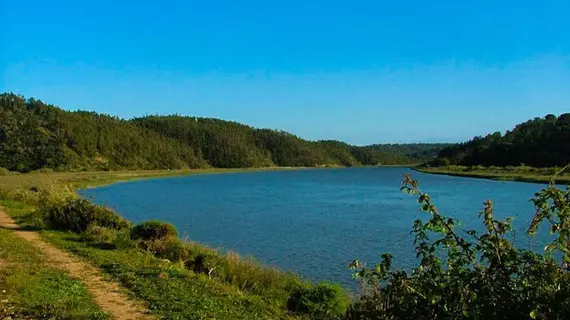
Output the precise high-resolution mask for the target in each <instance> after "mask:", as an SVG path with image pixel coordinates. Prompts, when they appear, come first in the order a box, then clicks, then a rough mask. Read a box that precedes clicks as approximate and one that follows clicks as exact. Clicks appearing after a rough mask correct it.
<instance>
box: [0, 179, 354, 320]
mask: <svg viewBox="0 0 570 320" xmlns="http://www.w3.org/2000/svg"><path fill="white" fill-rule="evenodd" d="M238 171H239V172H241V171H246V170H223V169H222V170H220V169H216V170H187V171H158V172H157V171H135V172H133V171H128V172H97V173H34V174H10V175H5V176H0V197H1V198H2V199H3V200H2V202H1V203H0V204H1V205H2V206H3V207H5V209H6V211H7V212H8V213H9V214H10V215H11V216H12V217H14V218H15V219H16V220H17V222H18V224H19V225H21V226H23V227H27V228H33V229H36V230H38V231H39V232H40V233H41V235H42V237H43V238H44V239H45V240H47V241H48V242H50V243H52V244H54V245H55V246H57V247H59V248H62V249H65V250H67V251H69V252H71V253H73V254H75V255H77V256H79V257H82V258H83V259H86V260H87V261H89V262H90V263H92V264H93V265H95V266H97V267H99V268H100V269H101V270H102V271H103V272H104V274H105V275H106V276H107V277H108V278H109V279H113V280H115V281H118V282H119V283H120V284H121V285H123V286H124V287H126V288H127V289H128V290H130V291H131V292H132V293H133V294H134V295H135V296H136V297H137V298H139V299H140V300H143V301H145V302H147V303H148V305H149V308H150V309H151V311H152V312H153V313H154V314H155V315H158V316H159V317H161V318H164V319H305V318H314V317H320V318H323V317H324V318H327V319H329V318H335V317H336V316H340V315H341V314H342V313H343V312H344V311H345V310H346V308H347V307H348V303H349V299H348V296H347V294H346V293H345V292H343V290H342V289H340V287H338V286H337V285H331V284H312V283H310V282H307V281H305V280H302V279H301V278H300V277H298V276H297V275H294V274H291V273H287V272H283V271H280V270H277V269H275V268H272V267H267V266H264V265H262V264H260V263H258V262H257V261H255V260H254V259H252V258H243V257H240V256H239V255H237V254H236V253H231V252H230V253H222V252H218V251H215V250H213V249H210V248H207V247H205V246H203V245H200V244H198V243H194V242H191V241H182V240H180V239H178V238H176V234H175V231H174V233H172V234H170V232H168V233H169V235H172V236H169V237H166V236H165V237H162V236H161V237H160V238H159V237H153V236H150V237H148V238H145V236H142V237H138V236H133V235H134V234H135V233H137V232H139V231H140V228H139V229H137V228H136V226H135V227H133V225H132V224H130V223H128V222H126V221H124V220H122V218H120V217H118V216H116V214H115V213H113V212H112V211H110V210H108V209H104V208H101V207H99V206H96V205H93V204H91V203H89V202H88V201H85V200H78V199H77V194H76V193H75V191H76V190H77V189H78V188H84V187H90V186H97V185H102V184H108V183H112V182H117V181H126V180H132V179H141V178H152V177H164V176H173V175H189V174H204V173H221V172H238ZM86 221H87V222H86ZM86 223H87V224H88V225H87V224H86ZM81 225H83V227H78V226H81ZM152 226H153V228H154V229H152V230H151V232H153V230H159V229H160V228H163V227H164V224H162V223H158V222H157V223H156V224H153V225H152ZM134 230H139V231H134ZM161 230H162V229H161ZM139 233H140V232H139ZM60 294H65V293H64V292H61V293H60ZM56 295H57V294H56ZM24 307H25V306H24ZM87 318H89V319H91V318H93V319H95V318H94V317H87Z"/></svg>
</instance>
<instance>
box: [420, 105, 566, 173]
mask: <svg viewBox="0 0 570 320" xmlns="http://www.w3.org/2000/svg"><path fill="white" fill-rule="evenodd" d="M568 163H570V113H565V114H562V115H560V116H558V117H557V116H555V115H551V114H549V115H547V116H545V117H544V118H535V119H533V120H529V121H527V122H525V123H522V124H519V125H517V126H516V127H515V128H514V129H512V130H510V131H507V132H506V133H505V134H504V135H503V134H501V133H500V132H495V133H493V134H489V135H487V136H485V137H475V138H474V139H472V140H470V141H468V142H465V143H460V144H457V145H452V146H448V147H447V148H444V149H443V150H441V151H440V152H439V154H438V156H437V159H435V160H434V161H433V162H432V163H431V164H432V165H436V166H446V165H462V166H477V165H480V166H499V167H506V166H521V165H526V166H531V167H560V166H565V165H566V164H568Z"/></svg>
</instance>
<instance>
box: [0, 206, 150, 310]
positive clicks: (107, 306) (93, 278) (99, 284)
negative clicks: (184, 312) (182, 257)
mask: <svg viewBox="0 0 570 320" xmlns="http://www.w3.org/2000/svg"><path fill="white" fill-rule="evenodd" d="M0 227H3V228H6V229H11V230H13V231H14V233H15V234H17V235H18V236H20V237H22V238H24V239H25V240H27V241H29V242H30V243H31V244H32V245H34V246H36V247H38V248H40V250H41V251H42V252H43V253H44V256H45V262H46V263H47V264H48V265H50V266H53V267H56V268H59V269H62V270H65V271H66V272H67V273H68V274H69V275H70V276H71V277H73V278H76V279H79V280H81V281H82V282H83V283H84V284H85V287H87V289H88V290H89V292H90V293H91V295H92V296H93V299H94V301H95V303H96V304H97V305H99V306H100V307H101V309H103V310H105V311H107V312H109V313H110V315H111V317H112V318H113V319H116V320H139V319H140V320H147V319H148V320H152V319H155V318H154V317H152V316H150V315H149V314H148V310H147V309H146V307H145V306H144V305H143V304H142V303H140V302H136V301H133V300H132V299H129V298H127V296H126V295H125V294H124V293H123V289H122V288H121V286H120V285H119V284H117V283H115V282H111V281H107V280H105V279H103V277H102V276H101V272H100V271H99V270H98V269H97V268H95V267H93V266H92V265H90V264H88V263H86V262H84V261H81V260H79V259H77V258H75V257H73V256H72V255H70V254H69V253H67V252H65V251H62V250H60V249H57V248H55V247H54V246H52V245H50V244H48V243H46V242H45V241H43V240H42V239H41V237H40V235H39V234H38V233H37V232H34V231H24V230H20V229H19V226H18V225H17V224H16V223H15V222H14V220H13V219H12V218H10V216H8V215H7V214H6V212H4V210H3V209H2V208H1V207H0Z"/></svg>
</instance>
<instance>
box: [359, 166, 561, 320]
mask: <svg viewBox="0 0 570 320" xmlns="http://www.w3.org/2000/svg"><path fill="white" fill-rule="evenodd" d="M402 191H403V192H406V193H408V194H411V195H415V196H416V197H417V198H418V202H419V203H420V205H421V210H422V211H424V212H426V213H427V218H426V219H425V220H420V219H418V220H416V221H415V222H414V226H413V231H412V233H413V234H414V236H415V239H414V243H415V245H416V254H417V257H418V262H419V265H418V266H417V267H415V268H413V269H412V271H411V272H410V271H407V270H393V269H392V256H391V255H390V254H383V255H382V260H381V262H380V263H378V264H377V265H376V266H375V267H374V268H366V267H362V264H361V263H360V262H359V261H354V262H353V263H352V265H351V267H352V268H353V269H355V270H356V272H355V274H354V275H355V276H356V278H358V279H360V280H361V281H362V283H363V285H364V287H367V288H370V290H369V292H364V293H363V294H362V295H361V298H360V299H359V301H358V302H357V303H356V304H355V306H354V308H352V310H351V316H352V317H353V319H401V320H403V319H410V320H411V319H413V320H416V319H417V320H422V319H426V320H432V319H529V318H532V319H570V272H569V271H570V232H569V231H570V188H569V189H566V190H561V189H558V188H557V187H556V186H555V185H549V186H548V187H547V188H545V189H543V190H542V191H540V192H538V193H537V194H536V195H535V197H534V198H533V199H532V202H533V204H534V206H535V208H536V211H535V212H536V214H535V216H534V218H533V219H532V221H531V223H530V225H529V227H528V229H527V230H528V231H527V235H529V236H532V235H534V234H535V233H536V232H537V231H538V228H539V226H540V225H541V224H543V223H544V224H547V227H548V228H549V229H550V232H551V234H552V235H553V237H552V238H551V241H552V242H551V243H550V244H549V245H548V246H546V247H545V248H544V253H539V252H535V251H530V250H525V249H521V248H517V247H516V246H515V243H513V242H512V241H513V240H512V239H515V237H514V234H513V229H512V221H513V220H512V218H507V219H505V220H497V219H496V218H495V217H494V210H493V203H492V202H491V201H486V202H485V204H484V209H483V211H481V212H480V213H479V217H480V218H481V219H482V220H483V221H482V222H483V228H480V229H479V230H465V229H461V227H460V224H459V223H458V221H456V220H455V219H453V218H450V217H446V216H443V215H441V214H440V213H439V211H438V210H437V208H436V207H435V205H434V204H433V202H432V200H431V198H430V196H429V195H428V194H426V193H423V192H422V191H421V190H420V189H419V187H418V182H417V181H416V180H413V179H412V178H411V177H410V176H409V175H407V176H405V177H404V180H403V184H402Z"/></svg>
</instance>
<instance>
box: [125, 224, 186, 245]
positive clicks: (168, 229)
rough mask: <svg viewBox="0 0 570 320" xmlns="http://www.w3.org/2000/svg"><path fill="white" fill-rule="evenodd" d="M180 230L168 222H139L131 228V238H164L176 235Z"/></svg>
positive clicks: (154, 239)
mask: <svg viewBox="0 0 570 320" xmlns="http://www.w3.org/2000/svg"><path fill="white" fill-rule="evenodd" d="M177 235H178V231H177V230H176V228H175V227H174V226H173V225H172V224H170V223H166V222H162V221H157V220H151V221H145V222H142V223H139V224H137V225H135V226H134V227H133V229H132V230H131V238H132V239H134V240H139V239H140V240H151V241H156V240H164V239H168V238H172V237H176V236H177Z"/></svg>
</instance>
